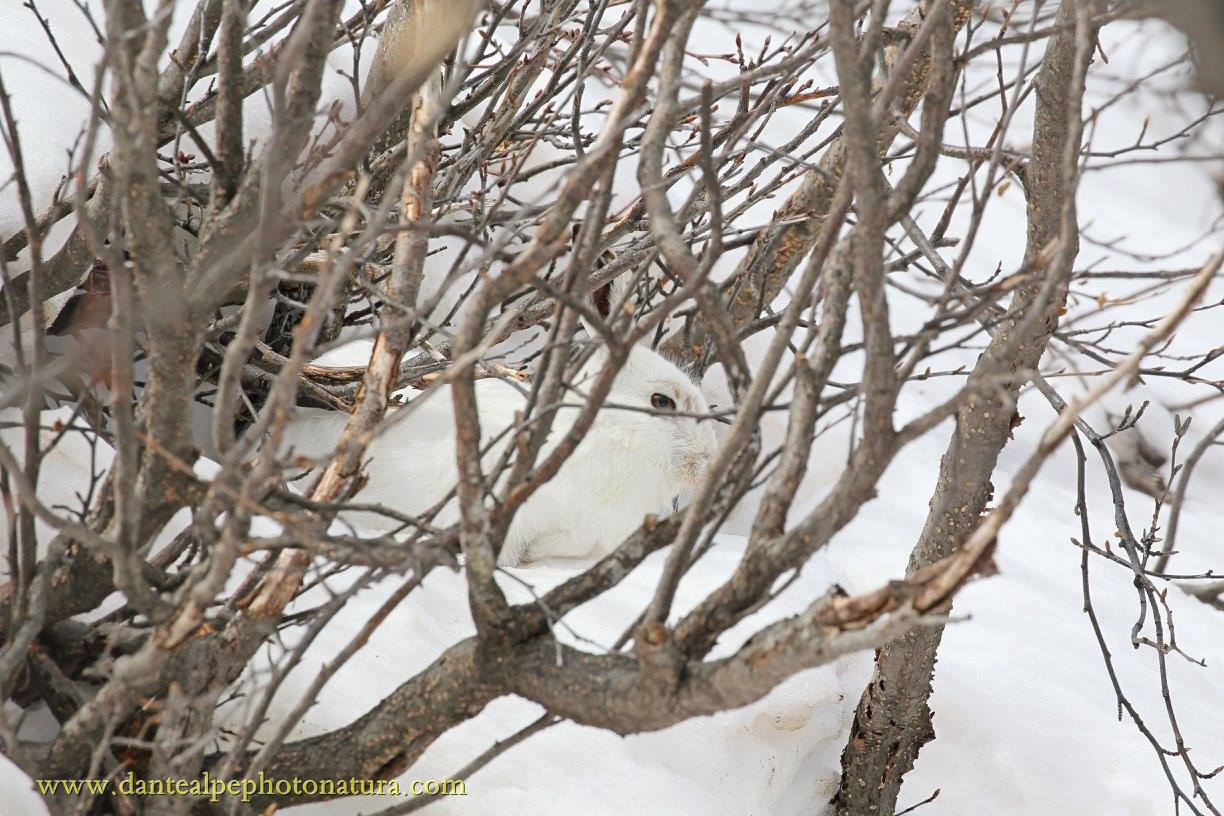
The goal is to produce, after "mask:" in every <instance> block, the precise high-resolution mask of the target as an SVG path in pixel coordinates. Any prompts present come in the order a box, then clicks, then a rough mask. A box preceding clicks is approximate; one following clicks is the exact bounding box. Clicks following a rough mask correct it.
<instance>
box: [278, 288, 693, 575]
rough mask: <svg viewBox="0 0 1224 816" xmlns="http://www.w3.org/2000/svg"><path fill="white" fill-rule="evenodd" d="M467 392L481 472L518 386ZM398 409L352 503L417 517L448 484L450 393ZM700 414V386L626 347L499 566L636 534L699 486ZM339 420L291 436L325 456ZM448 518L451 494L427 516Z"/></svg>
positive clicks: (513, 409)
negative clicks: (597, 405)
mask: <svg viewBox="0 0 1224 816" xmlns="http://www.w3.org/2000/svg"><path fill="white" fill-rule="evenodd" d="M609 300H610V299H609ZM605 302H607V301H605ZM605 360H606V353H605V352H603V351H598V352H596V353H595V354H594V355H593V356H592V358H591V359H590V361H589V362H588V363H587V364H586V365H585V366H584V367H583V368H582V370H581V372H580V373H579V375H578V376H577V377H576V378H575V383H574V385H575V389H576V390H577V392H578V393H572V392H571V393H570V394H569V395H568V396H567V398H566V399H565V400H564V402H565V406H564V407H562V408H561V409H559V410H558V412H557V416H556V419H555V420H554V422H553V426H552V429H551V432H550V434H549V439H548V441H547V443H546V444H545V446H544V450H543V451H542V453H541V455H540V457H539V459H537V462H539V461H543V458H544V457H546V456H547V455H548V453H549V452H550V451H551V450H552V449H553V447H554V446H555V445H556V443H557V442H558V441H559V440H560V439H562V438H563V437H564V436H565V434H566V432H567V431H568V430H569V429H570V427H572V425H573V422H574V421H575V419H576V418H577V416H578V413H579V410H580V407H581V404H582V402H583V398H584V395H585V391H586V390H587V388H588V387H589V385H590V384H591V383H592V382H593V381H594V378H595V377H596V376H597V375H598V373H599V371H600V369H601V368H602V367H603V364H604V362H605ZM344 363H345V364H353V361H352V360H345V361H344ZM476 398H477V407H478V411H479V416H480V429H481V435H482V440H483V441H484V442H485V443H487V442H488V441H490V440H494V439H498V441H497V442H496V443H494V444H493V445H492V447H491V449H490V450H489V452H488V453H487V454H486V456H485V457H484V460H483V461H484V463H485V468H486V470H487V469H489V468H490V467H491V466H492V465H493V464H494V463H495V462H497V460H498V458H499V456H500V455H501V454H502V453H503V451H504V450H505V447H506V445H507V444H509V439H510V437H511V436H512V434H503V432H504V431H505V430H506V429H507V428H509V427H510V426H511V425H513V423H514V421H515V415H516V413H517V412H519V411H522V410H523V409H524V406H525V403H526V389H525V388H522V387H519V386H516V385H514V384H510V383H507V382H503V381H501V380H497V379H484V380H480V381H478V382H477V383H476ZM418 399H420V397H418ZM398 410H408V414H407V415H406V416H404V417H402V418H401V419H400V421H394V422H392V423H391V425H390V427H388V428H387V429H386V430H385V431H384V432H383V433H381V434H380V435H378V436H377V437H375V439H374V440H373V441H372V442H371V443H370V446H369V448H368V450H367V456H368V459H369V462H368V464H367V466H366V469H365V473H366V475H367V476H368V478H369V480H368V482H367V483H366V484H365V485H364V487H362V489H361V490H360V492H359V493H358V494H357V495H356V496H355V497H354V501H357V502H362V503H377V504H381V505H384V506H385V507H388V508H390V509H393V510H396V511H398V512H400V513H405V514H417V513H421V512H423V511H425V510H427V509H429V508H431V507H433V506H434V505H436V504H437V503H439V502H440V501H442V500H443V499H444V498H445V497H446V496H447V494H448V493H450V492H451V491H452V490H453V489H454V487H455V483H456V479H457V475H458V469H457V465H456V458H455V423H454V415H453V412H452V403H451V396H450V393H449V389H443V390H442V392H439V393H436V394H433V395H431V396H430V397H428V398H426V399H424V401H423V402H422V403H421V404H419V405H417V406H415V407H413V408H411V409H410V410H409V409H398ZM708 411H709V407H708V406H707V404H706V401H705V398H704V397H703V396H702V394H701V391H700V389H699V388H698V387H697V386H696V385H695V384H694V383H693V381H692V380H691V379H690V378H689V377H688V376H687V375H686V374H685V373H684V372H683V371H681V370H680V369H679V368H678V367H676V366H675V365H674V364H672V363H671V362H669V361H668V360H666V359H664V358H663V357H662V356H660V355H659V354H658V353H657V352H655V351H653V350H651V349H649V348H647V347H645V346H635V347H634V348H633V350H632V351H631V353H630V355H629V359H628V361H627V362H626V364H625V365H624V367H623V368H622V369H621V370H620V372H619V373H618V374H617V376H616V377H615V379H614V381H613V385H612V390H611V392H610V393H609V395H608V398H607V400H606V404H605V406H604V407H603V408H602V409H601V410H600V411H599V413H598V414H597V416H596V419H595V422H594V424H593V425H592V426H591V428H590V429H589V430H588V431H587V434H586V436H585V437H584V438H583V440H582V442H581V443H580V444H579V445H578V447H577V448H576V449H575V450H574V452H573V453H572V454H571V455H570V457H569V458H568V459H567V460H566V462H565V464H564V465H563V466H562V467H561V469H560V470H559V471H558V472H557V474H556V475H555V476H554V477H553V478H552V479H551V480H550V481H549V482H547V483H546V484H544V485H543V486H541V487H540V488H539V489H538V490H537V491H536V492H535V493H533V494H532V495H531V496H530V497H529V498H528V499H527V501H526V502H525V503H524V504H523V506H522V507H520V508H519V510H518V512H517V513H516V514H515V516H514V520H513V522H512V524H511V526H510V530H509V533H508V535H507V537H506V540H505V544H504V546H503V547H502V550H501V553H500V556H499V559H498V560H499V562H500V563H501V564H502V565H504V566H516V565H521V564H525V563H529V562H531V561H535V560H538V559H541V558H550V557H560V558H588V557H594V556H602V555H605V554H607V553H609V552H611V551H612V550H613V549H615V548H616V547H617V545H619V544H620V543H621V542H622V541H623V540H624V539H625V538H626V537H627V536H628V535H629V534H630V533H632V532H633V531H634V530H636V529H637V528H638V527H639V526H640V525H641V523H642V520H643V518H644V517H645V516H646V515H647V514H655V515H663V514H666V513H668V512H669V511H670V510H671V507H672V502H673V500H674V499H675V498H676V496H677V495H678V494H680V493H681V492H682V491H683V490H685V489H686V488H691V487H694V486H696V485H697V484H699V483H700V481H701V479H702V477H703V476H704V473H705V470H706V466H707V465H708V463H709V461H710V459H711V457H712V456H713V454H714V450H715V447H716V442H715V436H714V431H713V429H712V427H711V425H712V422H711V421H709V420H699V419H697V418H696V417H697V416H700V415H702V414H706V413H708ZM339 423H340V420H339V419H338V418H337V417H336V415H335V413H334V412H312V413H311V414H309V415H307V416H304V417H302V418H301V419H299V420H297V421H296V422H295V423H294V424H293V426H292V427H291V428H290V433H289V436H290V442H291V443H292V444H293V446H294V448H295V449H296V450H297V451H298V452H300V453H304V454H306V455H316V456H317V455H319V454H320V453H326V452H327V451H329V450H330V443H332V442H334V439H335V437H336V435H337V430H338V427H339ZM499 437H500V439H499ZM321 445H326V446H327V447H322V448H321V447H320V446H321ZM350 520H351V521H353V523H355V524H358V525H360V526H363V527H366V528H368V529H380V530H387V529H391V528H393V527H394V526H396V522H395V521H394V520H392V519H389V518H387V517H386V516H380V515H377V514H373V513H360V514H353V516H352V518H351V519H350ZM457 520H458V510H457V508H456V506H455V501H454V500H453V499H452V500H451V501H449V502H448V503H447V504H446V505H445V506H444V507H443V509H442V510H441V511H440V512H439V513H438V515H437V516H436V517H435V518H434V523H435V525H438V526H448V525H451V524H454V523H455V522H456V521H457Z"/></svg>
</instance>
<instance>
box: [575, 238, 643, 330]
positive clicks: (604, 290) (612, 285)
mask: <svg viewBox="0 0 1224 816" xmlns="http://www.w3.org/2000/svg"><path fill="white" fill-rule="evenodd" d="M614 257H615V256H614V255H612V253H611V252H605V253H604V254H603V256H602V257H601V258H600V259H599V260H598V261H596V262H595V271H597V272H598V271H599V270H600V269H602V268H603V266H604V265H605V264H606V263H607V262H608V261H609V260H611V259H613V258H614ZM632 281H633V274H632V273H631V272H625V273H623V274H621V275H617V276H616V277H615V278H612V279H611V280H609V281H605V282H604V283H602V284H600V285H599V286H596V287H595V288H594V289H592V290H590V292H588V293H587V305H589V306H591V308H593V309H594V310H595V311H596V312H598V313H599V316H600V317H602V318H603V320H604V323H611V322H612V320H613V318H614V317H615V316H619V310H621V309H624V308H625V306H626V301H627V299H628V296H629V287H630V284H631V283H632ZM582 324H583V325H584V326H585V327H586V330H587V334H589V335H590V336H591V337H598V336H600V332H598V331H596V330H595V328H594V327H593V326H592V325H591V324H590V322H589V321H587V320H586V318H583V320H582Z"/></svg>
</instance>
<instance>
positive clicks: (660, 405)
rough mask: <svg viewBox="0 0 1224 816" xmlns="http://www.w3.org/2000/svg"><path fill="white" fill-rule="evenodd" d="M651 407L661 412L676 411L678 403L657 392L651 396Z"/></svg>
mask: <svg viewBox="0 0 1224 816" xmlns="http://www.w3.org/2000/svg"><path fill="white" fill-rule="evenodd" d="M650 405H651V407H652V408H655V409H657V410H659V411H674V410H676V401H675V400H674V399H672V398H671V397H669V396H667V395H666V394H660V393H658V392H657V391H656V392H655V393H653V394H651V395H650Z"/></svg>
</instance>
